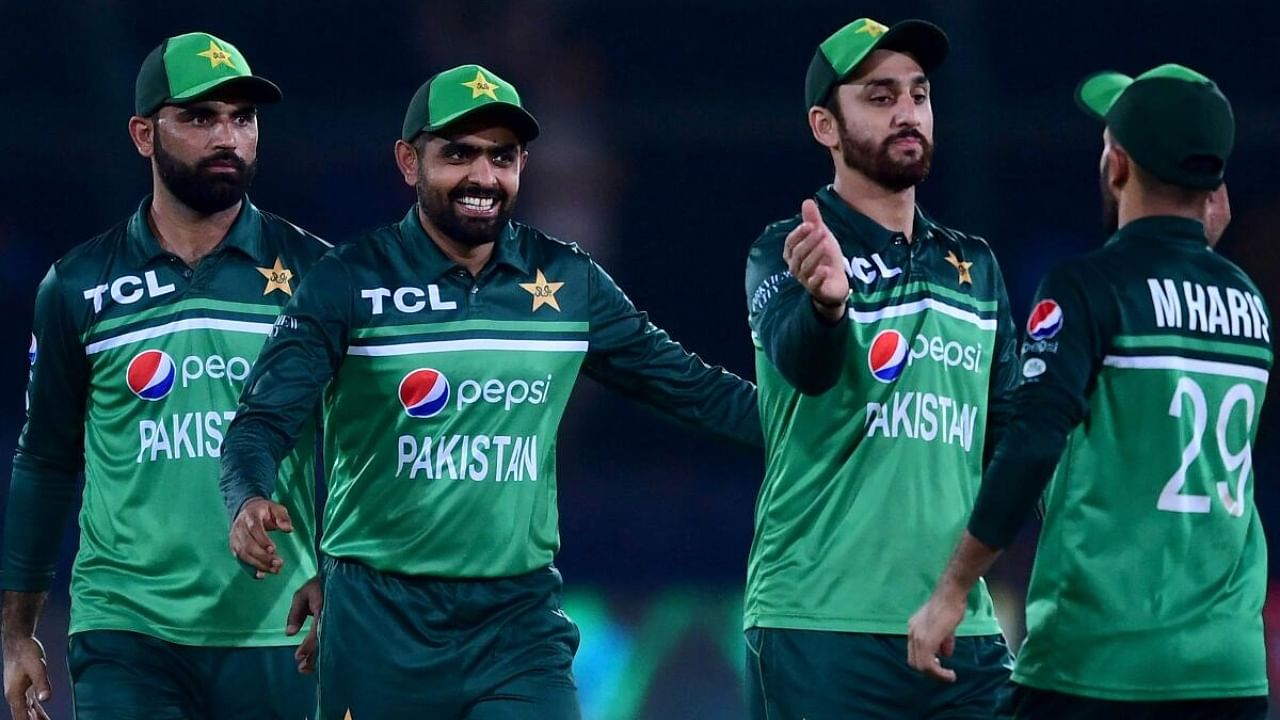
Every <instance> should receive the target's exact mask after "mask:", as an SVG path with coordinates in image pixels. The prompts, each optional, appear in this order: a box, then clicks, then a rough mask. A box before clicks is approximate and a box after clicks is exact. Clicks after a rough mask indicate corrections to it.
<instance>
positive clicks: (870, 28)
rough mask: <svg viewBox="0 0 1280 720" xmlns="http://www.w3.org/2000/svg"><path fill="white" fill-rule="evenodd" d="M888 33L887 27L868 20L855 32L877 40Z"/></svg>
mask: <svg viewBox="0 0 1280 720" xmlns="http://www.w3.org/2000/svg"><path fill="white" fill-rule="evenodd" d="M888 31H889V27H888V26H887V25H881V24H880V23H878V22H876V21H875V20H868V21H867V22H866V24H864V25H863V26H862V27H860V28H858V29H857V30H856V31H855V32H860V33H866V34H868V35H870V36H871V37H873V38H878V37H880V36H881V35H883V34H885V33H886V32H888Z"/></svg>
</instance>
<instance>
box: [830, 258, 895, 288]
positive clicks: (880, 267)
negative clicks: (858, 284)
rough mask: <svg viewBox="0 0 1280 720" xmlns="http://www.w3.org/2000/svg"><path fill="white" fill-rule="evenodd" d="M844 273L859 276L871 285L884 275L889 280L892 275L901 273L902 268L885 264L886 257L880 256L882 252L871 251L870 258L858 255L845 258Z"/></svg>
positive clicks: (859, 278)
mask: <svg viewBox="0 0 1280 720" xmlns="http://www.w3.org/2000/svg"><path fill="white" fill-rule="evenodd" d="M844 273H845V275H848V276H849V277H851V278H857V279H858V280H861V281H862V282H864V283H867V284H868V285H870V284H871V283H873V282H875V281H876V278H881V277H883V278H884V279H886V280H888V279H889V278H891V277H897V276H898V275H901V274H902V268H900V267H897V266H894V267H889V266H888V265H886V264H885V262H884V258H881V257H880V253H871V259H870V260H868V259H867V258H864V257H858V256H856V255H854V256H851V257H850V258H849V259H848V260H845V261H844Z"/></svg>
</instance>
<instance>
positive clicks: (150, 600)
mask: <svg viewBox="0 0 1280 720" xmlns="http://www.w3.org/2000/svg"><path fill="white" fill-rule="evenodd" d="M149 206H150V199H149V198H148V199H147V200H145V201H144V202H143V203H142V205H141V207H140V208H139V209H138V212H137V213H135V214H134V215H133V217H131V218H130V219H129V220H128V221H127V222H124V223H121V224H120V225H118V226H117V227H115V228H114V229H112V230H110V231H108V232H106V233H104V234H103V235H100V236H98V237H97V238H95V239H93V240H91V241H89V242H88V243H85V244H83V245H80V246H78V247H77V248H75V249H73V250H72V251H71V252H70V253H68V254H67V255H66V256H65V257H63V258H62V259H60V260H59V261H58V262H57V263H55V264H54V266H53V268H52V269H51V270H50V271H49V274H48V276H46V278H45V280H44V282H43V283H42V284H41V287H40V290H39V292H38V295H37V299H36V317H35V325H34V335H35V340H36V343H35V344H36V348H37V350H36V361H35V363H34V365H33V368H32V373H31V380H30V384H29V386H28V398H29V401H30V409H29V412H28V417H27V422H26V425H25V426H24V428H23V432H22V435H21V437H20V438H19V441H18V452H17V455H16V456H15V458H14V461H13V476H12V482H11V488H12V489H11V493H10V502H9V506H8V509H7V515H6V521H5V526H4V554H3V557H2V558H0V587H3V588H5V589H14V590H26V591H37V590H45V589H47V588H48V587H49V585H50V583H51V582H52V578H53V572H54V567H55V564H56V560H57V552H58V547H59V545H60V542H59V538H60V537H61V529H62V528H63V527H64V526H65V523H66V520H67V519H68V517H69V516H70V514H71V512H72V507H73V503H74V498H75V476H76V474H77V473H78V472H80V471H81V470H82V469H83V471H84V476H85V485H84V495H83V504H82V507H81V511H80V529H81V533H80V547H79V550H78V552H77V553H76V559H75V564H74V567H73V570H72V577H71V632H72V633H79V632H85V631H89V630H131V631H135V632H140V633H144V634H148V635H152V636H154V637H157V638H160V639H163V640H167V641H170V642H176V643H183V644H188V645H220V646H251V645H284V644H288V643H290V642H291V641H290V640H289V639H288V638H286V637H284V635H283V634H282V631H281V628H282V624H283V622H284V617H285V614H286V613H287V611H288V607H289V600H290V597H291V595H292V593H293V591H294V590H296V589H297V588H298V587H299V586H300V585H301V584H302V583H303V582H304V581H305V580H306V579H307V578H309V577H311V576H312V575H313V574H314V573H315V568H316V565H315V559H314V555H315V553H314V540H315V518H314V515H315V513H314V510H313V508H314V498H315V489H314V484H315V472H314V457H313V453H314V429H313V427H312V426H313V423H314V416H315V413H314V412H313V411H311V410H308V411H304V412H303V413H302V414H303V418H302V420H303V422H304V424H306V425H307V426H308V428H311V429H308V430H307V431H306V433H304V435H303V439H302V441H301V442H300V443H299V445H298V446H297V448H296V449H295V450H293V451H291V452H290V453H289V454H288V459H287V461H286V462H285V463H283V465H282V466H281V469H280V473H281V482H280V483H279V493H278V494H277V496H276V497H277V498H278V499H279V500H280V501H281V502H283V503H284V504H285V505H286V506H287V507H288V508H289V510H290V513H291V515H292V517H293V519H294V524H295V527H296V530H295V531H294V533H293V534H291V535H284V536H282V537H281V538H280V539H279V544H280V547H281V554H282V557H284V559H285V563H286V565H285V570H284V572H283V573H282V574H281V575H279V576H272V577H270V578H268V579H266V580H263V581H254V580H253V579H252V578H250V577H249V576H248V575H247V574H246V573H245V572H244V571H243V570H241V569H240V567H239V566H238V565H237V563H236V562H235V559H234V558H232V557H231V556H230V554H229V553H228V552H227V540H226V536H227V531H228V526H227V522H226V516H225V513H223V512H221V508H222V501H221V497H220V496H219V493H218V488H217V474H218V462H219V460H218V458H219V455H220V454H221V452H222V449H223V445H222V440H223V437H224V435H225V433H226V431H227V428H228V425H229V424H230V420H231V416H232V415H233V414H234V412H235V407H236V398H237V397H238V395H239V392H240V388H241V385H242V384H243V382H244V380H245V378H247V377H248V374H249V368H250V366H251V365H252V363H253V362H254V360H255V359H256V357H257V354H258V351H259V349H260V348H261V346H262V341H263V338H264V337H265V336H266V335H267V334H268V333H269V332H270V330H271V322H272V320H274V318H275V315H276V314H277V313H278V311H279V309H280V307H281V306H282V305H283V304H284V301H285V300H287V299H288V295H287V294H286V293H285V292H284V290H283V289H276V290H271V291H270V292H269V293H267V294H264V291H267V290H268V288H269V281H268V279H267V277H265V275H264V271H270V270H271V269H273V267H274V265H275V264H276V263H277V262H279V263H281V264H282V266H283V267H284V268H285V269H288V270H290V271H291V272H292V273H293V275H294V277H293V279H291V280H289V281H288V283H287V285H288V287H289V288H290V289H294V288H296V287H297V282H298V280H297V278H299V277H301V276H303V275H304V274H305V273H306V272H307V271H308V269H309V268H310V266H311V265H312V264H314V263H315V261H316V260H317V259H318V258H319V256H320V255H321V254H322V253H324V252H325V251H326V250H327V246H326V245H325V244H324V243H322V242H321V241H320V240H318V239H316V238H315V237H313V236H310V235H308V234H306V233H305V232H302V231H300V230H298V229H297V228H296V227H294V226H293V225H291V224H289V223H288V222H286V221H284V220H282V219H280V218H278V217H275V216H274V215H270V214H269V213H264V212H260V211H259V210H257V209H256V208H255V207H253V205H252V204H250V203H249V202H248V201H246V202H245V204H244V209H243V210H242V211H241V213H240V215H239V217H238V218H237V219H236V221H235V223H234V224H233V225H232V228H231V230H230V232H229V233H228V235H227V237H226V239H225V240H224V241H223V243H222V244H221V245H219V246H218V248H217V249H215V250H214V252H213V253H211V254H210V255H209V256H208V257H206V258H205V259H204V260H202V261H201V263H200V264H199V266H198V267H197V268H196V269H195V271H194V272H192V271H191V270H189V269H188V268H187V267H186V266H185V265H184V264H183V263H182V262H181V261H180V260H178V259H177V258H176V257H174V256H170V255H167V254H165V253H164V252H162V251H161V250H160V249H159V245H158V243H157V242H156V239H155V237H154V236H153V235H152V233H151V230H150V227H149V225H148V223H147V219H146V216H147V213H148V212H149Z"/></svg>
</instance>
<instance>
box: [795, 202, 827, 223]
mask: <svg viewBox="0 0 1280 720" xmlns="http://www.w3.org/2000/svg"><path fill="white" fill-rule="evenodd" d="M800 219H801V220H804V221H805V222H807V223H809V224H810V225H812V226H813V227H814V228H821V227H825V225H824V224H823V222H822V214H821V213H819V212H818V203H816V202H814V201H813V200H812V199H809V200H805V201H804V202H803V203H801V204H800Z"/></svg>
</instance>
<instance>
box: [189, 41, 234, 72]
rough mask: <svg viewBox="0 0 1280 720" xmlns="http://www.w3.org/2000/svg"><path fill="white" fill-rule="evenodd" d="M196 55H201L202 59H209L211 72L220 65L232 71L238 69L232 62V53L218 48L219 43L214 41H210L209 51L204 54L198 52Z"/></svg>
mask: <svg viewBox="0 0 1280 720" xmlns="http://www.w3.org/2000/svg"><path fill="white" fill-rule="evenodd" d="M196 55H199V56H200V57H204V58H209V69H210V70H212V69H213V68H216V67H218V66H219V65H226V66H227V67H229V68H231V69H232V70H235V69H236V66H235V65H234V64H232V62H231V53H229V52H227V51H226V50H223V49H222V48H220V47H218V43H216V42H214V41H212V40H210V41H209V49H208V50H205V51H204V52H198V53H196Z"/></svg>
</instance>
